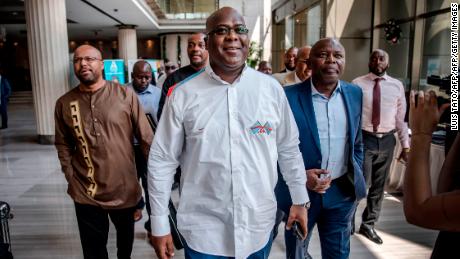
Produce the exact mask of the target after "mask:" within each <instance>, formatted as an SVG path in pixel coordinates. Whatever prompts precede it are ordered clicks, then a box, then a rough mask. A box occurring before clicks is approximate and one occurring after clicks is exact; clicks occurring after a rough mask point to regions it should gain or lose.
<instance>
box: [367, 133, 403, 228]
mask: <svg viewBox="0 0 460 259" xmlns="http://www.w3.org/2000/svg"><path fill="white" fill-rule="evenodd" d="M363 142H364V178H365V179H366V184H367V186H368V188H369V192H368V194H367V206H366V208H365V209H364V212H363V215H362V224H363V225H366V226H367V227H373V226H374V224H375V222H377V220H378V218H379V214H380V210H381V208H382V201H383V192H384V188H385V182H386V180H387V178H388V172H389V171H390V165H391V162H392V161H393V152H394V148H395V145H396V138H395V136H394V134H388V135H386V136H384V137H382V138H377V137H375V136H373V135H371V134H368V133H366V132H365V131H363Z"/></svg>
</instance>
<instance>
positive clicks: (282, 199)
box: [275, 38, 366, 259]
mask: <svg viewBox="0 0 460 259" xmlns="http://www.w3.org/2000/svg"><path fill="white" fill-rule="evenodd" d="M308 65H309V67H310V68H311V69H312V77H311V79H310V80H306V81H305V82H302V83H300V84H296V85H293V86H291V87H288V88H286V96H287V98H288V101H289V104H290V106H291V109H292V112H293V114H294V117H295V120H296V122H297V127H298V128H299V134H300V135H299V139H300V144H299V147H300V151H301V152H302V156H303V161H304V164H305V170H306V174H307V184H306V185H307V189H308V194H309V196H310V201H311V204H310V209H309V211H308V238H307V239H306V240H305V241H301V240H298V239H296V237H295V236H294V235H293V234H292V231H288V230H286V233H285V242H286V257H287V258H296V259H300V258H302V259H303V258H305V257H307V258H308V257H309V255H308V252H307V248H308V242H309V240H310V236H311V234H310V233H311V231H312V229H313V227H314V226H315V225H317V226H318V232H319V236H320V241H321V254H322V258H334V259H339V258H348V256H349V253H350V231H351V227H350V226H351V225H350V220H351V218H352V215H353V212H354V210H355V207H356V204H357V201H358V200H360V199H362V198H364V197H365V196H366V185H365V181H364V176H363V170H362V169H363V158H364V155H363V143H362V136H361V126H360V124H361V107H362V91H361V89H360V88H359V87H358V86H355V85H353V84H350V83H347V82H344V81H341V80H339V78H340V76H341V75H342V74H343V71H344V68H345V49H344V48H343V46H342V45H341V44H340V43H339V42H338V41H337V40H335V39H330V38H326V39H322V40H320V41H318V42H317V43H316V44H315V45H314V46H313V47H312V49H311V52H310V57H309V60H308ZM279 177H280V180H279V181H278V184H277V186H276V189H275V192H276V195H277V199H278V206H279V208H280V209H282V210H283V211H285V212H289V210H288V209H289V206H290V204H291V200H290V197H289V192H288V188H287V186H286V184H285V183H284V180H283V179H282V177H281V175H279Z"/></svg>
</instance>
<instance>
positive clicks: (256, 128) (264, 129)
mask: <svg viewBox="0 0 460 259" xmlns="http://www.w3.org/2000/svg"><path fill="white" fill-rule="evenodd" d="M272 130H273V128H272V126H271V125H270V122H268V121H267V122H266V123H265V124H264V125H263V126H262V124H261V123H260V122H259V121H256V123H255V124H254V125H253V126H252V127H251V134H252V135H263V134H267V135H270V133H272Z"/></svg>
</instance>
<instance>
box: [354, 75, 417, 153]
mask: <svg viewBox="0 0 460 259" xmlns="http://www.w3.org/2000/svg"><path fill="white" fill-rule="evenodd" d="M377 77H378V76H377V75H375V74H374V73H369V74H367V75H364V76H360V77H358V78H355V79H354V80H353V81H352V83H353V84H356V85H358V86H359V87H361V89H363V115H362V116H363V118H362V129H363V130H365V131H369V132H373V131H374V129H373V126H372V96H373V91H374V85H375V81H374V80H375V79H376V78H377ZM382 78H383V80H380V82H379V84H380V92H381V95H380V98H381V99H380V125H379V127H378V129H377V132H379V133H385V132H390V131H392V130H394V129H396V131H397V132H398V136H399V140H400V141H401V145H402V146H403V148H408V147H409V134H408V129H407V123H405V122H404V116H406V107H407V104H406V96H405V93H404V86H403V85H402V83H401V82H400V81H399V80H398V79H395V78H393V77H391V76H389V75H387V74H385V75H383V76H382Z"/></svg>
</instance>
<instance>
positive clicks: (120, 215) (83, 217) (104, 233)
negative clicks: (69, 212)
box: [75, 202, 135, 259]
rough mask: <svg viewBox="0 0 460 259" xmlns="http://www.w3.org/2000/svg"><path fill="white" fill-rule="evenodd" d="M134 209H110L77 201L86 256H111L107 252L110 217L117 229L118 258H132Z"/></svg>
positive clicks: (97, 258) (103, 258) (104, 258)
mask: <svg viewBox="0 0 460 259" xmlns="http://www.w3.org/2000/svg"><path fill="white" fill-rule="evenodd" d="M134 210H135V208H134V207H133V208H127V209H113V210H108V209H103V208H101V207H97V206H92V205H86V204H79V203H76V202H75V212H76V214H77V221H78V230H79V231H80V240H81V245H82V248H83V256H84V258H85V259H108V258H109V256H108V254H107V239H108V234H109V217H110V219H111V220H112V223H113V224H114V225H115V229H116V231H117V258H118V259H129V258H131V252H132V250H133V242H134V217H133V213H134Z"/></svg>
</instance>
